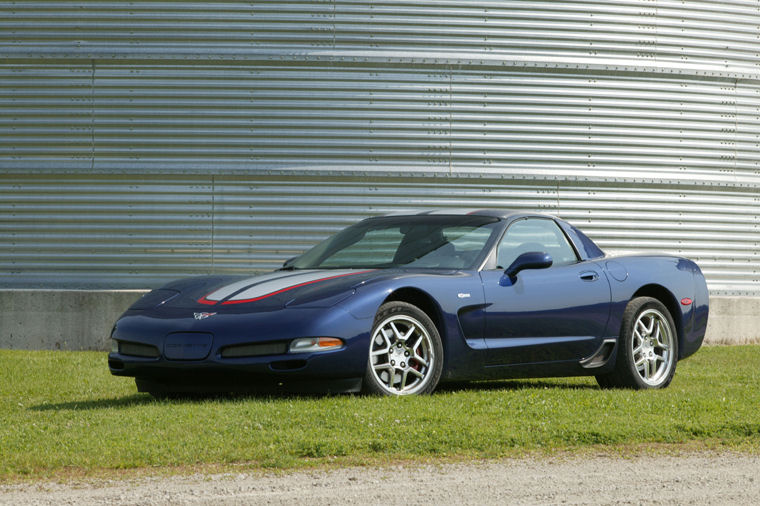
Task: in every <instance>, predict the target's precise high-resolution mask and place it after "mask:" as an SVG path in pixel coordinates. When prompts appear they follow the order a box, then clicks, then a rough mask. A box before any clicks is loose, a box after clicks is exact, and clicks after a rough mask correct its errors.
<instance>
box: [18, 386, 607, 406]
mask: <svg viewBox="0 0 760 506" xmlns="http://www.w3.org/2000/svg"><path fill="white" fill-rule="evenodd" d="M530 389H552V390H598V389H599V387H598V386H597V385H594V384H582V383H561V382H556V381H541V380H526V381H522V380H494V381H473V382H454V383H443V384H441V385H439V386H438V388H436V390H435V392H434V394H433V395H435V394H437V393H452V392H463V391H468V392H476V391H481V392H488V391H496V390H530ZM334 395H343V394H330V393H322V394H319V393H294V392H240V393H235V392H230V393H214V394H180V395H176V396H172V397H167V398H164V399H156V398H154V397H152V396H151V395H149V394H144V393H135V394H131V395H125V396H124V397H115V398H111V399H93V400H82V401H69V402H57V403H50V404H47V403H46V404H38V405H36V406H30V407H29V409H30V410H31V411H61V410H74V411H79V410H91V409H108V408H127V407H132V406H142V405H146V404H154V403H171V402H204V401H207V400H210V399H213V400H218V401H222V402H224V401H238V400H241V399H243V400H244V399H255V400H272V401H274V400H277V399H318V398H322V397H329V396H334ZM346 395H359V396H361V395H362V394H346Z"/></svg>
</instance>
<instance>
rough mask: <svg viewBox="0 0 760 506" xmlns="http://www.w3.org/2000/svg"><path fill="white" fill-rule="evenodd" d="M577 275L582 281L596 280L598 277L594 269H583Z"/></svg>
mask: <svg viewBox="0 0 760 506" xmlns="http://www.w3.org/2000/svg"><path fill="white" fill-rule="evenodd" d="M578 277H580V278H581V279H582V280H583V281H596V280H597V279H599V274H597V273H596V272H594V271H584V272H581V273H580V274H579V275H578Z"/></svg>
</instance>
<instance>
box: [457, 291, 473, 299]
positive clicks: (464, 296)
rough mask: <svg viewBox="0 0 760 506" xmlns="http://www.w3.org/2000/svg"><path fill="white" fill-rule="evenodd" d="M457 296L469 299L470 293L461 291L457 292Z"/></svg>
mask: <svg viewBox="0 0 760 506" xmlns="http://www.w3.org/2000/svg"><path fill="white" fill-rule="evenodd" d="M457 297H459V298H460V299H469V298H470V294H469V293H462V292H460V293H458V294H457Z"/></svg>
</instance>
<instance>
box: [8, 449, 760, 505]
mask: <svg viewBox="0 0 760 506" xmlns="http://www.w3.org/2000/svg"><path fill="white" fill-rule="evenodd" d="M298 503H303V504H309V505H310V506H311V505H323V504H325V505H326V504H330V505H332V504H383V505H386V506H387V505H402V504H403V505H407V504H414V503H418V504H438V505H441V504H457V505H458V504H473V505H475V504H477V505H482V504H644V503H646V504H730V505H757V504H760V456H756V455H744V454H738V453H712V452H710V453H696V454H688V455H680V456H665V455H655V456H637V457H630V458H622V457H613V456H592V457H583V458H581V457H567V456H564V457H537V458H529V459H528V458H526V459H507V460H501V461H488V462H473V463H457V464H440V465H403V466H399V465H396V466H388V467H381V468H364V467H352V468H345V469H333V470H328V471H313V470H311V471H298V472H291V473H284V474H279V475H277V474H267V473H242V474H215V475H201V474H199V475H191V476H172V477H161V478H159V477H143V478H135V479H130V480H127V481H116V480H105V481H104V480H99V481H77V482H75V483H67V484H59V483H47V482H46V483H34V484H14V485H2V486H0V504H8V505H11V504H12V505H25V504H29V505H31V504H35V505H37V504H39V505H46V504H57V505H60V504H120V505H121V504H135V505H137V504H139V505H158V504H214V505H217V504H221V505H237V504H272V505H279V504H298Z"/></svg>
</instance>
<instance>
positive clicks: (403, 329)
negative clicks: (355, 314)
mask: <svg viewBox="0 0 760 506" xmlns="http://www.w3.org/2000/svg"><path fill="white" fill-rule="evenodd" d="M368 352H369V357H368V360H367V369H366V371H365V373H364V381H363V382H362V390H363V391H364V392H365V393H368V394H373V395H421V394H429V393H431V392H432V391H433V390H434V389H435V387H436V386H437V385H438V380H440V378H441V371H442V370H443V346H442V345H441V336H440V334H439V333H438V329H437V328H436V326H435V324H434V323H433V321H432V320H431V319H430V317H428V315H426V314H425V313H424V312H423V311H422V310H420V309H419V308H418V307H416V306H413V305H412V304H408V303H406V302H396V301H394V302H387V303H385V304H383V305H382V306H380V309H379V310H378V312H377V315H376V316H375V322H374V324H373V326H372V332H371V334H370V343H369V350H368Z"/></svg>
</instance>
